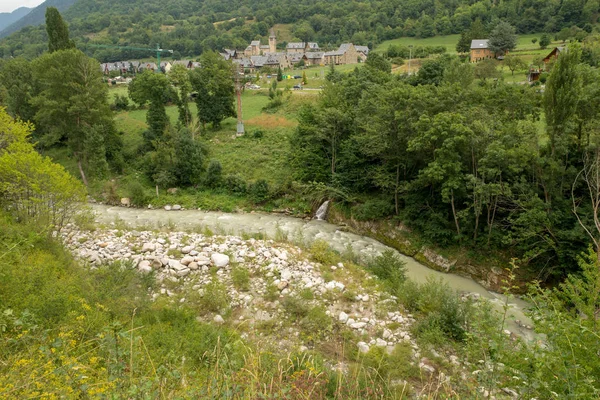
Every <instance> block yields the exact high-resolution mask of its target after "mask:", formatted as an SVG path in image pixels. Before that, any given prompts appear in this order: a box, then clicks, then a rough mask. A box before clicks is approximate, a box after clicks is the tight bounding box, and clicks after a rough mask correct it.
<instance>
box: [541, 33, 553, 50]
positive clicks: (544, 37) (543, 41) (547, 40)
mask: <svg viewBox="0 0 600 400" xmlns="http://www.w3.org/2000/svg"><path fill="white" fill-rule="evenodd" d="M550 43H552V40H551V39H550V35H548V34H547V33H544V34H543V35H542V37H541V38H540V48H542V49H545V48H546V47H548V45H549V44H550Z"/></svg>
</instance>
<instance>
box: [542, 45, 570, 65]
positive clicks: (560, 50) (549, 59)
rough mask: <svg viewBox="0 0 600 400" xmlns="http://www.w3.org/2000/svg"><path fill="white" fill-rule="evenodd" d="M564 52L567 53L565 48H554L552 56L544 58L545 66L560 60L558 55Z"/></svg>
mask: <svg viewBox="0 0 600 400" xmlns="http://www.w3.org/2000/svg"><path fill="white" fill-rule="evenodd" d="M563 51H565V47H555V48H553V49H552V51H551V52H550V54H548V55H547V56H546V57H544V65H547V64H548V63H549V62H551V61H554V60H556V59H557V58H558V55H559V54H560V53H562V52H563Z"/></svg>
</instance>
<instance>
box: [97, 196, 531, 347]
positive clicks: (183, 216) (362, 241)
mask: <svg viewBox="0 0 600 400" xmlns="http://www.w3.org/2000/svg"><path fill="white" fill-rule="evenodd" d="M90 206H91V208H92V210H93V211H94V212H95V214H96V221H97V222H99V223H102V224H110V223H113V222H117V221H119V222H120V223H126V224H127V225H129V226H131V227H132V228H135V227H145V228H148V229H154V228H157V227H165V226H173V227H174V228H175V229H177V230H185V229H191V228H196V229H197V228H208V229H210V230H211V231H213V232H215V233H217V234H228V235H241V234H243V233H246V234H253V233H254V234H255V233H262V234H265V235H267V236H268V237H269V238H275V237H276V236H280V235H282V234H283V235H286V236H287V237H288V239H289V240H291V241H292V242H298V243H310V242H312V241H314V240H318V239H320V240H323V241H325V242H327V243H328V244H329V246H331V247H332V248H333V249H334V250H336V251H338V252H340V253H344V252H346V251H348V249H349V248H351V249H352V251H353V252H354V254H356V255H359V256H362V257H367V258H368V257H372V256H376V255H379V254H381V253H382V252H383V251H384V250H389V249H391V248H389V247H387V246H385V245H384V244H382V243H380V242H378V241H376V240H374V239H372V238H369V237H366V236H361V235H357V234H354V233H350V232H345V231H343V230H341V228H340V227H339V226H337V225H334V224H330V223H328V222H326V221H318V220H305V219H300V218H295V217H289V216H285V215H277V214H265V213H255V212H252V213H239V214H238V213H235V214H231V213H223V212H215V211H200V210H181V211H165V210H163V209H153V210H150V209H138V208H125V207H112V206H106V205H99V204H92V205H90ZM394 251H395V250H394ZM398 255H399V256H400V258H401V259H402V260H403V261H404V262H405V263H406V270H407V274H406V275H407V276H408V278H409V279H411V280H413V281H415V282H418V283H423V282H425V281H426V280H427V278H428V277H430V276H431V277H433V278H435V279H440V278H441V279H442V280H443V281H444V282H446V283H447V284H448V285H449V286H450V287H451V288H452V289H455V290H457V291H459V292H467V293H477V294H479V295H480V296H481V297H483V298H486V299H489V300H490V301H491V302H492V303H493V304H495V306H496V307H497V308H498V309H501V307H502V304H504V302H505V300H506V298H505V297H504V295H501V294H498V293H494V292H490V291H488V290H487V289H485V288H484V287H483V286H481V285H480V284H479V283H477V282H475V281H474V280H472V279H470V278H466V277H462V276H459V275H455V274H449V273H443V272H439V271H435V270H432V269H430V268H428V267H426V266H425V265H423V264H421V263H419V262H418V261H416V260H415V259H414V258H412V257H408V256H405V255H404V254H401V253H398ZM509 305H510V311H509V318H508V322H507V329H508V330H510V331H511V332H513V333H516V334H519V335H521V336H524V337H526V338H528V339H531V338H532V337H533V335H532V332H531V331H530V330H528V329H525V328H523V327H522V326H520V325H519V324H518V323H516V322H515V321H517V320H519V321H521V322H522V323H523V324H525V325H529V326H531V325H532V323H531V321H530V320H529V318H527V317H526V316H525V315H524V313H523V310H524V309H525V308H526V307H527V306H528V303H527V302H525V301H523V300H520V299H516V298H511V299H509Z"/></svg>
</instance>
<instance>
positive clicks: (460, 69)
mask: <svg viewBox="0 0 600 400" xmlns="http://www.w3.org/2000/svg"><path fill="white" fill-rule="evenodd" d="M473 79H475V76H474V74H473V67H472V66H471V64H470V63H464V62H461V61H460V60H459V59H457V58H455V59H453V60H452V61H450V63H449V64H448V66H447V67H446V69H445V71H444V81H445V82H448V83H451V84H453V83H458V84H459V85H460V86H461V87H463V88H467V87H469V85H471V83H473Z"/></svg>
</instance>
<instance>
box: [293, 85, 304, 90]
mask: <svg viewBox="0 0 600 400" xmlns="http://www.w3.org/2000/svg"><path fill="white" fill-rule="evenodd" d="M294 90H302V85H294Z"/></svg>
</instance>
